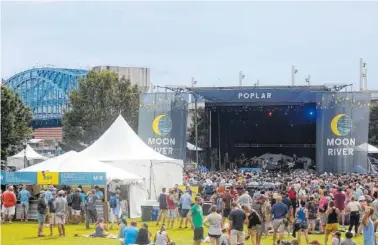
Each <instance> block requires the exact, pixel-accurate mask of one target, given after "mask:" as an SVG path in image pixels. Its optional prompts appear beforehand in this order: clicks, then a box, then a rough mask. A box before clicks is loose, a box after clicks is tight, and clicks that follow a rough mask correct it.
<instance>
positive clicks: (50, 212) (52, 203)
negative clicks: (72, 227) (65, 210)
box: [47, 191, 56, 236]
mask: <svg viewBox="0 0 378 245" xmlns="http://www.w3.org/2000/svg"><path fill="white" fill-rule="evenodd" d="M55 200H56V192H55V191H53V192H52V196H51V199H50V200H49V201H48V202H47V207H48V211H47V212H48V216H49V224H50V236H52V235H53V226H55V210H56V205H55Z"/></svg>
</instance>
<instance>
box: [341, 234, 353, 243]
mask: <svg viewBox="0 0 378 245" xmlns="http://www.w3.org/2000/svg"><path fill="white" fill-rule="evenodd" d="M352 237H353V234H352V232H347V233H346V234H345V238H346V239H345V240H344V241H342V242H341V243H340V245H356V243H355V242H354V241H353V240H352Z"/></svg>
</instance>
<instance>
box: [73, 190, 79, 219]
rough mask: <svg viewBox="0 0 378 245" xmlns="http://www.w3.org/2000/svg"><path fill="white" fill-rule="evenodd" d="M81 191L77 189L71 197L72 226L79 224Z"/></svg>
mask: <svg viewBox="0 0 378 245" xmlns="http://www.w3.org/2000/svg"><path fill="white" fill-rule="evenodd" d="M80 193H81V189H80V188H77V189H76V191H75V193H74V194H73V195H72V219H73V223H74V224H79V223H80V220H81V195H80Z"/></svg>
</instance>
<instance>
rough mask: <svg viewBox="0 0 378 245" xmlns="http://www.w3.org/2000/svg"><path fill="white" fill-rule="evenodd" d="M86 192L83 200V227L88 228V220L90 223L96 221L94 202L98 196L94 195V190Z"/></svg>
mask: <svg viewBox="0 0 378 245" xmlns="http://www.w3.org/2000/svg"><path fill="white" fill-rule="evenodd" d="M87 194H88V195H87V199H86V202H85V205H86V219H85V227H86V228H87V229H89V223H90V222H92V223H96V222H97V210H96V202H97V200H98V196H97V195H96V190H92V191H91V192H89V193H87Z"/></svg>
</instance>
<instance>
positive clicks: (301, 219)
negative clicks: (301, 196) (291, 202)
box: [293, 200, 309, 245]
mask: <svg viewBox="0 0 378 245" xmlns="http://www.w3.org/2000/svg"><path fill="white" fill-rule="evenodd" d="M308 216H309V215H308V210H307V208H306V203H305V201H304V200H302V201H301V203H300V207H299V208H298V209H297V213H296V215H295V217H296V220H295V227H294V231H293V236H294V237H296V236H295V233H296V231H298V232H299V234H298V242H299V244H300V243H301V236H302V235H304V237H305V239H306V244H307V245H308V244H309V239H308Z"/></svg>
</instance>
